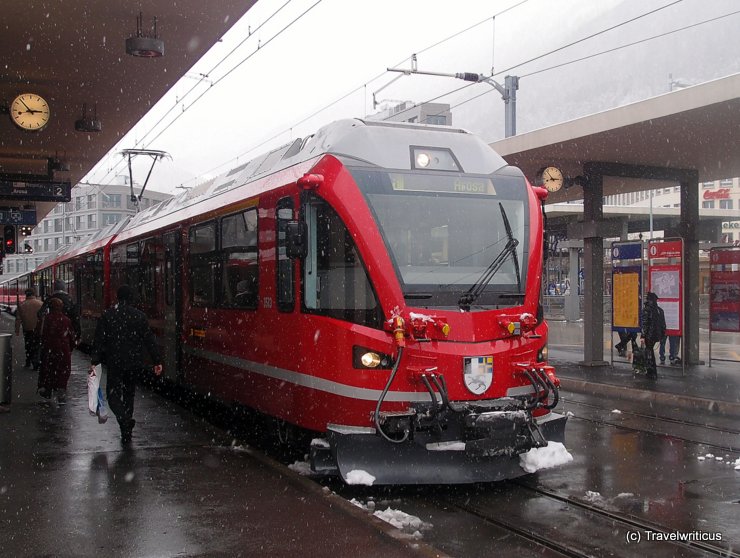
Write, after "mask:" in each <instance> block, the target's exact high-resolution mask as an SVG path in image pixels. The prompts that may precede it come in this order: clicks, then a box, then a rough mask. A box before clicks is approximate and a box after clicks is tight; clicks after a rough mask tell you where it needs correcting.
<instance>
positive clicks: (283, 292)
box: [277, 198, 295, 312]
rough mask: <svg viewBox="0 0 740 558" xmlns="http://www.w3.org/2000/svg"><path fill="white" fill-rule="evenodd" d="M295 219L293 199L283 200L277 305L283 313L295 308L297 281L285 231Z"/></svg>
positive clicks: (280, 203)
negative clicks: (288, 251) (289, 255)
mask: <svg viewBox="0 0 740 558" xmlns="http://www.w3.org/2000/svg"><path fill="white" fill-rule="evenodd" d="M293 219H294V217H293V199H292V198H283V199H281V200H278V203H277V305H278V309H280V310H281V311H283V312H291V311H292V310H293V308H294V307H295V280H294V267H293V266H294V264H293V260H292V259H291V258H289V257H288V253H287V243H286V235H285V229H286V227H287V225H288V222H290V221H292V220H293Z"/></svg>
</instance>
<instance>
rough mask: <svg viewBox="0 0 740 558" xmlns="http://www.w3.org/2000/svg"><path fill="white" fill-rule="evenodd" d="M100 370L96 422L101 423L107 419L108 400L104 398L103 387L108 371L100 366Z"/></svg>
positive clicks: (106, 381) (106, 380)
mask: <svg viewBox="0 0 740 558" xmlns="http://www.w3.org/2000/svg"><path fill="white" fill-rule="evenodd" d="M101 368H102V371H101V372H100V384H99V385H98V412H97V415H98V422H99V423H100V424H103V423H104V422H105V421H107V420H108V401H107V400H106V398H105V388H106V384H107V383H108V373H107V370H106V369H105V368H104V367H102V366H101Z"/></svg>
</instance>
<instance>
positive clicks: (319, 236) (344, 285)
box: [303, 197, 383, 328]
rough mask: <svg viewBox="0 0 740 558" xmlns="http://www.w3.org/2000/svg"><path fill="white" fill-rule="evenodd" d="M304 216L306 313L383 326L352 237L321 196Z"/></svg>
mask: <svg viewBox="0 0 740 558" xmlns="http://www.w3.org/2000/svg"><path fill="white" fill-rule="evenodd" d="M304 215H305V219H306V224H307V226H308V238H309V241H308V255H307V256H306V259H305V262H304V267H303V293H304V294H303V306H304V310H305V311H306V312H310V313H313V314H322V315H325V316H331V317H333V318H337V319H340V320H346V321H349V322H353V323H356V324H360V325H366V326H369V327H376V328H377V327H380V326H381V324H382V322H383V316H382V311H381V309H380V306H379V304H378V298H377V296H376V294H375V290H374V289H373V286H372V284H371V283H370V279H369V278H368V275H367V271H366V270H365V265H364V263H363V262H362V258H361V257H360V254H359V252H358V250H357V246H356V244H355V241H354V239H353V238H352V234H351V233H350V232H349V230H347V227H346V226H345V224H344V223H343V222H342V220H341V218H340V217H339V215H337V213H336V212H335V211H334V209H332V207H331V206H329V204H327V203H326V202H325V201H323V200H321V199H319V198H318V197H313V198H312V199H311V200H310V201H309V203H308V204H306V206H305V207H304Z"/></svg>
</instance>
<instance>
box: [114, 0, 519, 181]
mask: <svg viewBox="0 0 740 558" xmlns="http://www.w3.org/2000/svg"><path fill="white" fill-rule="evenodd" d="M290 1H291V0H288V2H286V3H285V4H283V5H282V6H281V7H280V8H279V9H278V10H277V11H276V12H274V13H273V14H272V15H271V16H270V17H269V18H268V19H267V20H266V21H265V22H263V23H262V24H261V25H260V26H259V27H258V28H257V29H256V30H255V31H254V32H252V33H251V34H250V35H249V36H248V37H247V39H248V38H249V37H251V36H253V35H254V34H255V33H256V31H257V30H259V28H261V27H262V26H263V25H264V24H265V23H267V21H269V20H270V19H272V17H274V16H275V15H276V14H277V13H278V12H279V11H280V10H282V9H283V8H284V7H285V6H286V5H287V4H288V3H289V2H290ZM321 1H322V0H318V1H317V2H316V3H315V4H313V5H312V6H310V7H309V8H308V9H307V10H306V11H304V12H303V13H302V14H300V15H299V16H298V17H297V18H296V19H295V20H293V21H292V22H291V23H290V24H288V25H287V26H286V27H284V28H283V29H281V30H280V31H279V32H278V33H277V34H276V35H274V36H273V37H272V38H270V39H269V40H268V41H267V42H266V43H264V44H262V45H261V46H260V47H258V49H257V50H255V51H254V52H253V53H251V54H250V55H249V56H247V57H246V58H245V59H243V60H242V61H240V62H239V63H238V64H236V65H235V66H234V67H232V68H231V70H229V72H227V73H226V74H224V75H223V76H221V77H220V78H219V79H217V80H216V81H213V82H212V83H211V87H213V86H215V85H217V84H218V83H219V82H220V81H221V80H222V79H223V78H225V77H226V76H227V75H229V74H230V73H231V72H233V71H234V70H235V69H236V68H238V67H239V66H240V65H241V64H243V63H244V62H246V61H247V60H248V59H249V58H251V57H252V56H253V55H254V54H256V52H258V51H260V50H261V49H262V48H264V47H265V46H266V45H267V44H268V43H270V42H271V41H272V40H273V39H275V38H277V36H279V35H280V34H282V32H284V31H285V30H286V29H287V28H288V27H290V26H292V25H293V23H295V22H296V21H298V20H299V19H301V18H302V17H303V16H304V15H306V14H307V13H308V12H309V11H311V10H312V9H313V8H314V7H316V5H318V4H319V3H320V2H321ZM528 1H529V0H521V1H520V2H518V3H517V4H514V5H512V6H509V7H508V8H505V9H504V10H501V11H500V12H497V13H496V14H495V15H493V16H489V17H487V18H485V19H483V20H481V21H479V22H477V23H475V24H473V25H470V26H468V27H466V28H464V29H462V30H460V31H457V32H455V33H453V34H452V35H449V36H447V37H445V38H444V39H441V40H439V41H437V42H435V43H433V44H431V45H429V46H427V47H425V48H423V49H421V50H419V51H418V53H423V52H426V51H428V50H431V49H433V48H435V47H437V46H439V45H441V44H443V43H445V42H447V41H450V40H452V39H454V38H456V37H458V36H460V35H462V34H464V33H466V32H468V31H470V30H472V29H475V28H476V27H479V26H480V25H483V24H484V23H486V22H488V21H490V20H492V19H495V17H496V16H499V15H502V14H504V13H506V12H508V11H511V10H513V9H515V8H517V7H519V6H521V5H522V4H525V3H526V2H528ZM247 39H244V40H243V41H242V42H241V43H240V44H239V45H238V46H241V44H243V42H244V41H246V40H247ZM238 46H237V47H235V48H234V49H232V51H230V52H229V53H228V54H227V55H226V57H228V56H230V55H231V54H232V53H233V52H234V51H235V50H236V48H238ZM224 58H225V57H224ZM408 59H409V57H406V58H404V59H403V60H401V61H399V62H398V63H397V64H396V65H399V64H402V63H404V62H405V61H406V60H408ZM222 61H223V60H222ZM222 61H220V62H219V63H218V64H217V65H216V66H214V67H213V68H211V70H209V71H208V72H206V73H205V76H210V74H211V73H212V72H213V71H214V69H215V68H216V67H217V66H218V65H219V64H220V63H221V62H222ZM386 73H387V72H386V71H383V72H381V73H379V74H378V75H376V76H375V77H373V78H371V79H370V80H367V81H366V82H365V83H363V84H362V85H359V86H357V87H355V88H354V89H352V90H351V91H349V92H348V93H346V94H344V95H342V96H341V97H339V98H338V99H336V100H334V101H332V102H331V103H329V104H328V105H325V106H323V107H321V108H320V109H318V110H317V111H315V112H314V113H312V114H311V115H309V116H307V117H305V118H304V119H303V120H301V121H299V122H297V123H295V124H293V125H292V126H291V128H292V127H295V126H297V125H299V124H302V123H303V122H305V121H307V120H310V119H311V118H313V117H314V116H316V115H317V114H320V113H321V112H323V111H325V110H326V109H328V108H330V107H332V106H334V105H335V104H337V103H339V102H341V101H342V100H344V99H346V98H347V97H349V96H351V95H352V94H354V93H356V92H357V91H358V90H360V89H363V88H366V87H367V85H368V84H369V83H371V82H372V81H375V80H376V79H379V78H380V77H382V76H383V75H385V74H386ZM205 76H204V77H203V79H205ZM197 86H198V84H195V85H194V86H193V87H192V88H191V89H190V90H189V91H188V92H187V93H186V95H185V96H187V95H188V94H189V93H190V92H192V90H193V89H195V88H196V87H197ZM208 91H210V88H209V89H206V90H205V91H204V92H202V93H201V95H199V96H198V97H197V98H196V99H195V101H193V102H192V103H190V105H188V107H184V106H183V110H182V112H180V113H179V114H178V115H177V116H176V117H175V118H174V119H173V120H172V121H171V122H170V123H169V124H168V125H167V126H166V127H165V128H164V129H162V130H161V131H160V132H159V133H158V134H157V135H156V136H155V137H154V138H152V139H151V140H150V141H149V142H148V143H147V145H151V143H153V142H154V141H156V140H157V139H158V138H159V137H160V136H161V135H162V134H163V133H164V132H165V131H166V130H167V129H168V128H169V127H170V126H171V125H172V124H174V122H175V121H176V120H178V119H179V118H180V116H181V115H182V114H184V113H185V112H186V111H187V110H188V109H189V108H190V107H191V106H193V105H194V104H195V102H197V101H198V100H199V99H200V98H201V97H202V96H203V95H204V94H205V93H206V92H208ZM185 96H183V97H182V98H181V99H179V100H178V103H176V105H175V106H177V104H179V103H180V102H181V101H183V100H184V98H185ZM173 109H174V107H172V108H170V109H169V110H168V111H167V113H166V114H169V113H171V112H172V110H173ZM165 116H166V115H165ZM163 118H164V116H163V117H162V118H160V120H158V121H157V122H156V123H155V124H154V125H153V126H152V128H151V129H150V130H149V131H148V132H146V133H145V134H144V136H142V139H140V140H138V141H137V142H135V145H140V144H141V143H142V141H143V139H144V138H145V137H147V136H148V135H149V134H150V133H152V131H153V129H154V128H155V127H156V126H158V125H159V124H160V123H161V122H162V120H163ZM287 131H288V129H285V130H281V131H280V132H278V133H276V134H274V135H273V136H271V137H269V138H267V139H265V140H263V141H262V142H261V143H259V144H257V145H255V146H252V147H250V148H249V149H248V150H247V151H244V152H242V153H240V154H239V155H237V156H236V157H232V158H231V159H229V160H228V161H225V162H223V163H220V164H218V165H216V166H215V167H212V169H210V170H208V171H206V172H205V173H204V174H210V173H211V172H213V171H215V170H217V169H219V168H221V167H223V166H225V165H226V164H228V163H229V162H231V161H235V160H236V161H238V160H239V158H241V157H242V156H244V155H245V154H247V153H250V152H252V151H254V150H256V149H258V148H259V147H261V146H263V145H265V144H267V143H269V142H271V141H272V140H274V139H276V138H278V137H280V136H281V135H283V134H284V133H286V132H287ZM117 166H118V165H115V166H114V167H113V168H111V169H110V170H109V171H108V172H107V173H106V174H105V175H104V176H103V178H102V179H100V181H101V182H103V181H104V180H105V179H106V178H107V177H108V176H109V175H110V174H111V173H114V172H115V169H116V168H117ZM199 178H200V177H197V178H194V179H191V180H187V181H185V182H183V183H182V185H184V184H187V183H189V182H193V181H194V180H198V179H199Z"/></svg>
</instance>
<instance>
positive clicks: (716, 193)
mask: <svg viewBox="0 0 740 558" xmlns="http://www.w3.org/2000/svg"><path fill="white" fill-rule="evenodd" d="M704 199H705V200H727V199H730V189H729V188H720V189H719V190H705V191H704Z"/></svg>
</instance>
